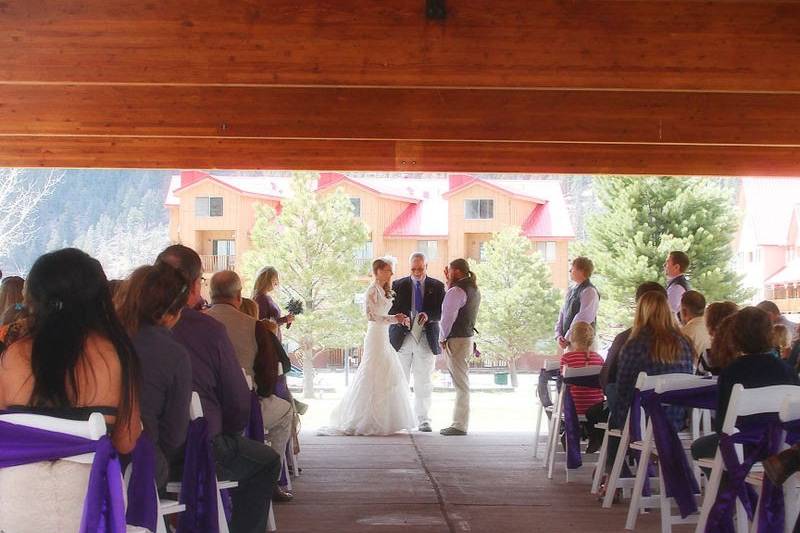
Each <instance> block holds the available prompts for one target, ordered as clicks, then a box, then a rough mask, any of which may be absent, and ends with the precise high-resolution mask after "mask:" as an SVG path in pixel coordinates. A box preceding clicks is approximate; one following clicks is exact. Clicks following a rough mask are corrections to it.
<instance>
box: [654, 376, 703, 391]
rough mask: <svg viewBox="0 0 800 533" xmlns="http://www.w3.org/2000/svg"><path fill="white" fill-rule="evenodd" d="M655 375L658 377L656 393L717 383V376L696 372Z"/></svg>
mask: <svg viewBox="0 0 800 533" xmlns="http://www.w3.org/2000/svg"><path fill="white" fill-rule="evenodd" d="M653 377H656V378H658V379H657V380H656V386H655V391H656V394H663V393H665V392H670V391H675V390H691V389H698V388H700V387H708V386H709V385H715V384H716V383H717V379H716V378H713V379H708V378H704V377H702V376H696V375H694V374H662V375H660V376H653Z"/></svg>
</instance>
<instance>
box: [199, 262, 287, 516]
mask: <svg viewBox="0 0 800 533" xmlns="http://www.w3.org/2000/svg"><path fill="white" fill-rule="evenodd" d="M241 303H242V280H241V279H240V278H239V275H238V274H237V273H236V272H233V271H232V270H225V271H222V272H217V273H216V274H214V275H213V276H212V277H211V309H209V310H208V315H209V316H212V317H214V318H216V319H217V320H219V321H220V322H221V323H222V325H223V326H225V329H226V330H227V332H228V337H230V339H231V342H232V343H233V348H234V351H235V352H236V358H237V360H238V361H239V365H240V366H241V367H242V368H243V369H244V370H245V372H247V374H248V375H250V376H254V381H255V384H256V387H257V391H258V395H259V397H260V398H259V403H260V404H261V415H262V418H263V419H264V428H265V429H266V430H267V431H269V440H270V445H271V446H272V449H273V450H275V451H276V452H277V453H278V454H279V455H280V456H281V459H283V457H284V455H285V453H286V444H287V443H288V442H289V438H290V437H291V434H292V433H291V431H292V420H293V419H294V411H293V409H292V404H291V403H290V402H287V401H286V400H284V399H282V398H278V397H277V396H275V384H276V382H277V380H278V366H279V365H280V361H279V359H278V356H277V354H276V353H275V345H274V344H273V341H272V339H271V338H270V337H274V335H273V334H272V333H270V332H269V330H267V327H266V325H265V324H264V322H263V321H259V320H256V319H255V318H253V317H251V316H250V315H246V314H244V313H242V312H241V311H239V307H240V306H241ZM272 497H273V500H276V501H290V500H291V499H292V495H291V494H290V493H288V492H286V491H284V490H283V489H281V488H280V487H277V488H276V489H275V491H274V492H273V496H272Z"/></svg>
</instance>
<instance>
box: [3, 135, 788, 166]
mask: <svg viewBox="0 0 800 533" xmlns="http://www.w3.org/2000/svg"><path fill="white" fill-rule="evenodd" d="M0 166H11V167H66V168H74V167H80V168H83V167H96V168H171V169H180V168H206V169H214V168H223V169H261V168H263V169H294V170H297V169H303V170H376V171H387V170H401V171H443V172H445V171H447V172H481V171H483V172H544V173H596V174H667V175H712V176H748V175H751V176H756V175H757V176H797V175H800V148H780V147H773V148H767V147H735V146H669V145H660V146H659V145H608V144H568V143H567V144H540V143H465V142H394V141H334V140H327V141H326V140H257V139H207V138H155V137H148V138H137V137H119V138H113V137H111V138H109V137H106V138H103V137H47V136H42V137H25V136H5V137H0Z"/></svg>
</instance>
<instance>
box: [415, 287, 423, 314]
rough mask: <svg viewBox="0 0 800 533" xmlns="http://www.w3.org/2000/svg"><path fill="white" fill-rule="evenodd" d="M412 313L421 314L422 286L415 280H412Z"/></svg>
mask: <svg viewBox="0 0 800 533" xmlns="http://www.w3.org/2000/svg"><path fill="white" fill-rule="evenodd" d="M414 311H416V312H417V314H419V313H421V312H422V284H421V283H420V282H419V281H417V280H414Z"/></svg>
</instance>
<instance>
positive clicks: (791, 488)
mask: <svg viewBox="0 0 800 533" xmlns="http://www.w3.org/2000/svg"><path fill="white" fill-rule="evenodd" d="M778 415H779V417H780V420H781V422H794V421H796V420H800V399H798V398H786V399H785V400H784V401H783V405H781V410H780V412H779V413H778ZM783 495H784V502H783V503H784V532H785V533H789V532H790V531H793V528H794V525H795V522H797V520H798V515H800V473H798V472H795V473H794V474H792V475H791V476H790V477H789V479H787V480H786V482H785V483H784V484H783Z"/></svg>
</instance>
